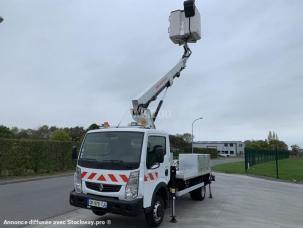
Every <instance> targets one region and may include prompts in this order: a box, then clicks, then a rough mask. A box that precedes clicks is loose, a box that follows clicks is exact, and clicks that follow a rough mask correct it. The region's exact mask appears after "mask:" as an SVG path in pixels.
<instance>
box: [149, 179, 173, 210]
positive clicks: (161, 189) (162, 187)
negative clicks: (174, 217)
mask: <svg viewBox="0 0 303 228" xmlns="http://www.w3.org/2000/svg"><path fill="white" fill-rule="evenodd" d="M157 195H159V196H161V197H162V199H163V201H164V206H165V208H167V207H168V202H169V192H168V187H167V184H166V183H165V182H160V183H159V184H158V185H157V186H156V187H155V190H154V192H153V197H152V200H154V199H155V197H156V196H157Z"/></svg>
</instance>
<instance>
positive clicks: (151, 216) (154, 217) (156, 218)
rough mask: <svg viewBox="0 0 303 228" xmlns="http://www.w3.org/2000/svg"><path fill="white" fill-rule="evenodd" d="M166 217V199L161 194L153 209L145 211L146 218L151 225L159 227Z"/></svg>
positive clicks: (154, 202)
mask: <svg viewBox="0 0 303 228" xmlns="http://www.w3.org/2000/svg"><path fill="white" fill-rule="evenodd" d="M163 218H164V201H163V199H162V198H161V196H158V195H157V196H156V198H155V200H154V201H153V203H152V210H151V211H150V212H147V213H145V219H146V222H147V224H148V225H149V226H151V227H157V226H159V225H160V224H161V223H162V221H163Z"/></svg>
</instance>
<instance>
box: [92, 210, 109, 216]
mask: <svg viewBox="0 0 303 228" xmlns="http://www.w3.org/2000/svg"><path fill="white" fill-rule="evenodd" d="M92 211H93V213H94V214H95V215H98V216H102V215H105V214H106V212H104V211H97V210H92Z"/></svg>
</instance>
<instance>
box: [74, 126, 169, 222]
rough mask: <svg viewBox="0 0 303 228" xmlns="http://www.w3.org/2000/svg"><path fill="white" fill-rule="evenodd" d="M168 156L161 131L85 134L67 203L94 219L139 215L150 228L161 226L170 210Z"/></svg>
mask: <svg viewBox="0 0 303 228" xmlns="http://www.w3.org/2000/svg"><path fill="white" fill-rule="evenodd" d="M170 156H171V154H170V145H169V137H168V134H166V133H165V132H162V131H158V130H155V129H146V128H140V127H136V128H132V127H127V128H107V129H98V130H92V131H89V132H87V134H86V136H85V138H84V140H83V143H82V145H81V148H80V151H79V155H78V160H77V167H76V172H75V175H74V191H72V192H71V194H70V203H71V205H74V206H77V207H83V208H88V209H91V210H92V211H93V212H94V213H95V214H97V215H103V214H105V213H107V212H111V213H116V214H122V215H130V216H135V215H137V214H139V213H140V211H143V212H145V214H146V217H147V219H149V220H152V221H150V223H152V224H154V225H155V224H157V223H159V222H160V223H161V222H162V219H163V214H164V209H165V207H167V206H168V198H169V193H168V183H169V180H170V165H171V164H170V163H171V162H170V159H171V158H170ZM155 204H156V205H155Z"/></svg>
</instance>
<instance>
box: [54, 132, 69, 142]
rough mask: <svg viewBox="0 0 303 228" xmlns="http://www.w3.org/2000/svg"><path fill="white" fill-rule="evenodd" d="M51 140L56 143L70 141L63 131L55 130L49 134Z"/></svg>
mask: <svg viewBox="0 0 303 228" xmlns="http://www.w3.org/2000/svg"><path fill="white" fill-rule="evenodd" d="M51 139H52V140H58V141H70V140H71V137H70V136H69V134H68V133H67V132H66V131H64V130H63V129H57V130H55V131H54V132H53V133H52V134H51Z"/></svg>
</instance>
